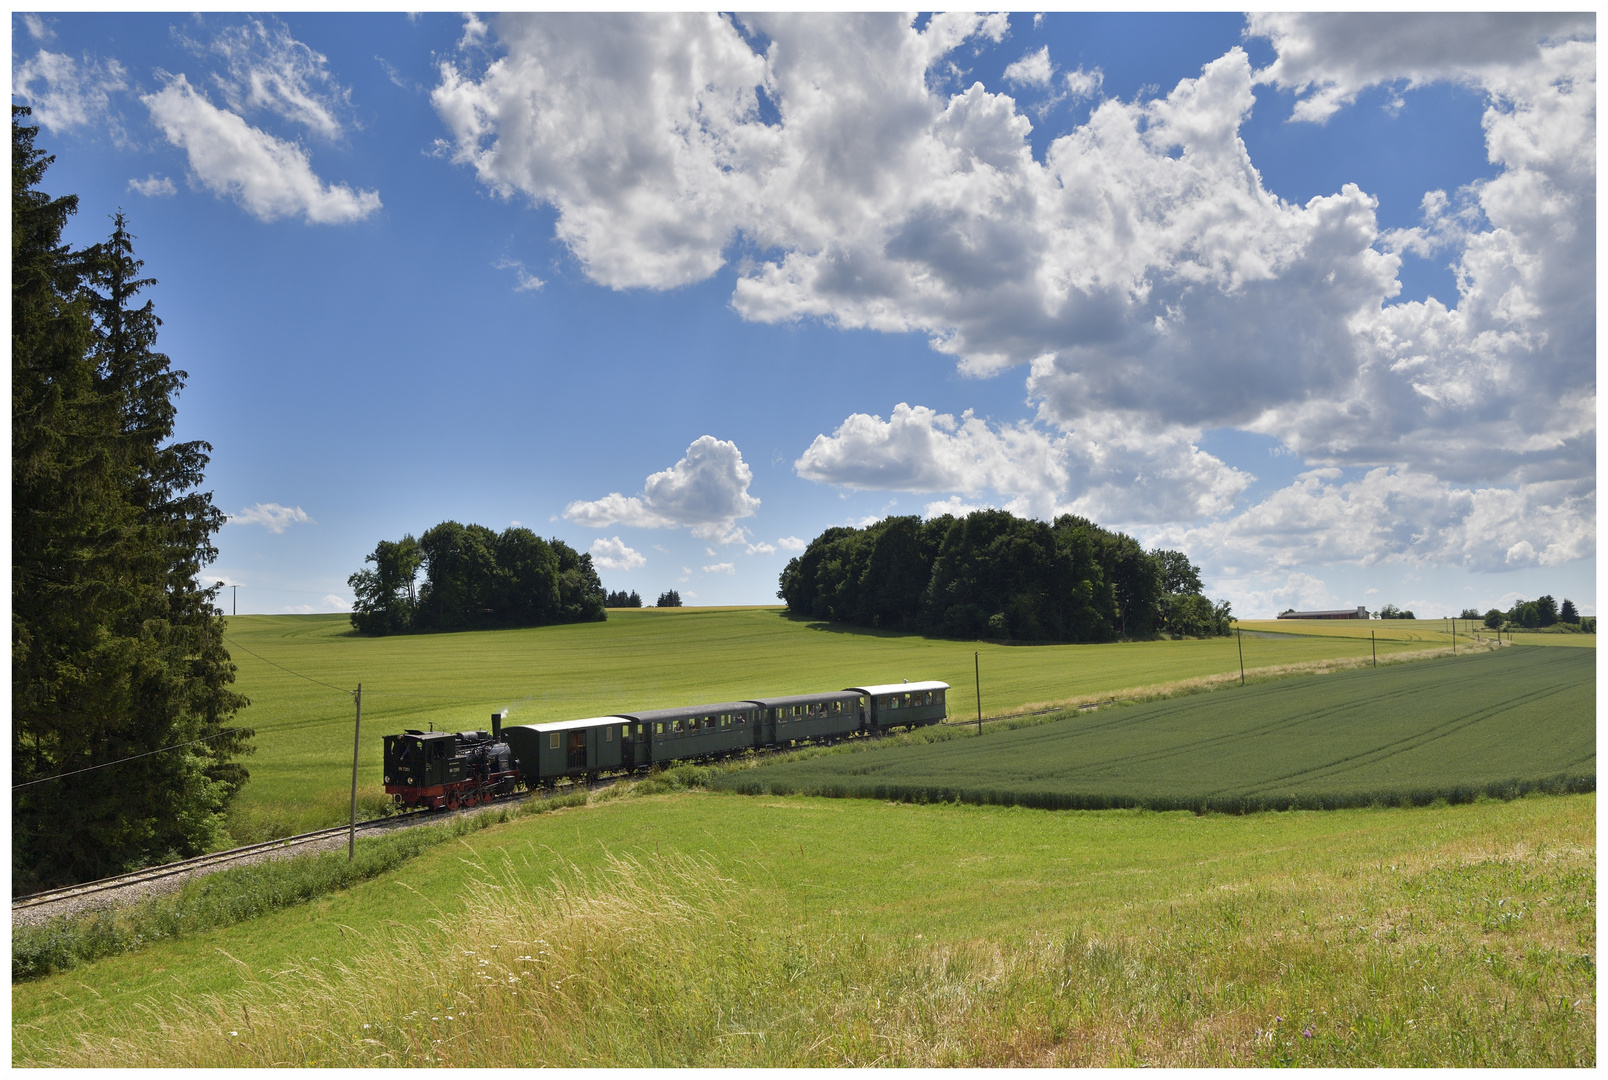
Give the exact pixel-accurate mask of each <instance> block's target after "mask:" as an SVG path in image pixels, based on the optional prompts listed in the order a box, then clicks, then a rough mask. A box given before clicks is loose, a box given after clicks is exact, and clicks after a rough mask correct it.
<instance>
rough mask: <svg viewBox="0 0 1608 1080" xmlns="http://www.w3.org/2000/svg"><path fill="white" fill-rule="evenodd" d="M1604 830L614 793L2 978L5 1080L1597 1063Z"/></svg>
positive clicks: (1526, 807)
mask: <svg viewBox="0 0 1608 1080" xmlns="http://www.w3.org/2000/svg"><path fill="white" fill-rule="evenodd" d="M1595 811H1596V799H1595V795H1593V794H1583V795H1564V796H1529V797H1525V798H1519V799H1514V800H1509V801H1494V800H1480V801H1476V802H1474V803H1472V804H1465V805H1455V806H1448V805H1434V806H1429V807H1418V808H1401V807H1373V808H1363V809H1351V810H1335V811H1323V812H1316V811H1291V812H1284V813H1258V814H1249V815H1219V814H1207V815H1196V814H1191V813H1186V812H1167V813H1153V812H1146V811H1131V810H1110V811H1077V812H1066V811H1044V810H1033V809H1026V808H1022V807H999V806H971V805H957V804H946V805H926V806H916V805H910V804H896V803H886V802H878V801H872V800H842V799H817V798H805V797H785V798H781V797H744V796H737V795H730V794H719V793H704V792H696V791H693V792H682V793H679V794H669V795H646V796H644V795H637V796H635V797H631V796H630V795H629V793H627V792H623V791H620V790H618V789H616V790H614V791H612V792H611V793H609V794H608V795H607V797H605V796H604V795H603V794H602V793H599V794H597V795H594V796H593V797H592V801H591V803H590V805H587V806H584V807H577V808H572V809H565V810H560V811H558V812H555V813H550V814H546V815H542V816H540V817H534V818H520V819H515V820H512V821H509V822H507V823H505V824H499V825H494V826H492V827H490V828H487V829H485V830H483V831H480V832H476V833H472V834H470V835H466V836H463V837H461V838H460V839H458V840H456V841H449V842H447V843H444V844H440V845H438V846H436V847H433V848H431V849H429V850H427V851H425V852H423V853H422V854H420V855H418V856H417V857H416V858H414V859H413V860H411V861H410V862H407V863H406V864H405V865H403V866H401V867H400V868H399V869H396V870H393V871H391V872H388V873H386V874H383V875H381V876H379V877H376V878H374V879H372V880H369V881H365V882H362V883H359V884H356V885H354V886H353V887H351V888H350V889H348V890H345V891H342V892H339V893H335V894H333V895H329V896H325V897H323V898H321V899H318V900H315V901H313V902H312V903H310V904H307V905H304V906H301V907H297V908H293V909H290V910H283V911H278V912H276V913H273V914H268V915H265V916H263V917H260V918H256V919H252V920H250V921H247V922H243V923H240V924H239V925H236V926H232V927H229V928H227V929H218V930H211V931H205V932H198V933H195V934H192V935H188V936H184V937H180V938H177V939H172V940H163V941H160V942H158V943H156V944H154V945H152V946H150V947H149V948H146V949H144V950H143V951H141V952H138V953H134V954H130V955H124V956H114V957H109V958H106V959H102V960H98V961H95V962H93V963H91V964H89V965H87V966H85V967H82V968H79V969H77V970H75V971H71V972H68V973H66V974H63V975H57V976H51V977H47V978H43V979H40V980H37V981H34V982H27V983H19V984H16V985H14V986H13V988H12V1025H13V1026H12V1062H13V1064H14V1065H16V1066H146V1067H185V1066H194V1067H222V1066H270V1065H280V1066H347V1065H384V1066H400V1067H413V1066H442V1065H452V1066H487V1067H507V1066H525V1065H567V1066H678V1065H703V1066H767V1065H770V1066H775V1065H811V1066H835V1065H985V1066H1005V1065H1130V1066H1131V1065H1139V1064H1149V1065H1177V1066H1190V1065H1194V1066H1215V1065H1250V1066H1256V1065H1301V1066H1591V1065H1594V1064H1595V1062H1596V1056H1595V1031H1596V998H1595V979H1596V970H1595V957H1596V938H1595V925H1596V919H1595V871H1596V856H1595V851H1596V839H1595Z"/></svg>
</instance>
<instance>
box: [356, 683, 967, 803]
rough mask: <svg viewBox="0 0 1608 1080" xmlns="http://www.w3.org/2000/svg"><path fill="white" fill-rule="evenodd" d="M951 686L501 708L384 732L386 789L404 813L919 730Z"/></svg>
mask: <svg viewBox="0 0 1608 1080" xmlns="http://www.w3.org/2000/svg"><path fill="white" fill-rule="evenodd" d="M948 690H949V684H948V683H943V682H914V683H912V682H903V683H887V684H884V685H878V686H851V687H848V688H846V689H843V690H833V691H827V692H824V693H819V694H792V695H787V696H782V697H765V698H749V699H747V700H745V701H722V702H717V703H714V704H709V705H685V706H680V707H678V708H673V709H649V710H645V711H641V712H634V713H615V714H612V715H609V716H595V717H590V718H587V719H584V720H559V721H555V722H553V723H547V724H524V725H510V726H507V727H504V726H503V720H504V719H505V718H506V717H507V715H508V714H507V712H506V711H505V712H499V713H493V714H492V716H491V730H490V731H459V732H449V731H429V732H425V731H418V730H414V729H411V728H410V729H408V730H406V731H404V732H403V733H402V734H400V735H387V736H385V792H386V794H388V795H391V796H392V797H394V798H395V800H396V802H397V804H398V805H399V806H402V807H425V808H432V809H455V808H457V807H460V806H475V805H478V804H479V803H482V802H486V801H489V800H491V799H496V798H500V797H502V796H504V795H508V794H511V793H513V792H514V791H516V790H518V789H519V788H520V787H526V788H530V789H535V788H538V787H552V786H553V785H554V784H556V783H557V782H558V781H559V780H562V779H573V780H591V779H595V778H596V777H597V776H599V775H600V774H602V773H630V772H636V771H646V770H648V769H651V768H652V767H653V766H655V765H663V764H666V763H669V762H676V761H698V760H705V759H710V758H716V757H723V756H726V755H730V754H736V753H741V752H742V751H744V750H754V749H765V748H770V747H786V746H792V745H794V744H796V743H800V742H836V741H837V740H839V739H845V738H853V737H858V736H865V735H875V734H878V733H880V732H883V731H887V730H890V729H892V728H914V727H920V726H922V725H924V724H935V723H938V722H939V721H941V720H943V719H945V718H946V717H947V716H948V712H947V706H946V702H945V697H946V694H947V691H948Z"/></svg>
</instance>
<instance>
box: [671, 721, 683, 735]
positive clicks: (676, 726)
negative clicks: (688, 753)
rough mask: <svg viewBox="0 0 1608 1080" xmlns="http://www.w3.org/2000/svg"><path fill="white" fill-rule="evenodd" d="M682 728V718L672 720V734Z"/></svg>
mask: <svg viewBox="0 0 1608 1080" xmlns="http://www.w3.org/2000/svg"><path fill="white" fill-rule="evenodd" d="M680 730H681V721H680V720H672V721H670V732H671V734H675V733H676V732H678V731H680Z"/></svg>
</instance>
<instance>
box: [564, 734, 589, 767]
mask: <svg viewBox="0 0 1608 1080" xmlns="http://www.w3.org/2000/svg"><path fill="white" fill-rule="evenodd" d="M565 746H566V749H567V750H568V751H569V756H568V759H567V760H566V761H565V763H564V765H565V768H568V769H585V768H586V732H585V731H572V732H570V733H569V741H568V742H567V743H566V744H565Z"/></svg>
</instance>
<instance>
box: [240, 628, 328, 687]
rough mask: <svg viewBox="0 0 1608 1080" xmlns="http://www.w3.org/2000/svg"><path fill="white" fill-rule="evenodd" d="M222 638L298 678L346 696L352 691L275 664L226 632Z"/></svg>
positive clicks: (244, 651)
mask: <svg viewBox="0 0 1608 1080" xmlns="http://www.w3.org/2000/svg"><path fill="white" fill-rule="evenodd" d="M223 640H225V641H227V642H228V643H229V644H231V645H233V646H234V647H235V648H237V649H239V650H240V651H241V652H243V653H250V655H252V656H255V657H256V658H257V659H258V660H261V661H262V662H263V663H265V664H272V665H273V666H274V667H276V668H278V669H279V670H280V671H284V672H288V673H289V674H291V675H294V676H296V678H298V679H306V680H307V681H308V682H311V683H317V684H318V685H319V686H327V687H329V688H330V689H331V690H334V691H336V692H337V693H341V694H346V695H347V696H348V697H350V696H351V693H352V691H350V690H345V689H342V688H341V687H339V686H336V685H335V684H334V683H327V682H325V681H324V680H323V679H315V678H313V677H312V676H311V675H303V674H302V673H301V672H299V671H291V670H290V668H288V667H286V666H285V665H284V664H275V663H274V662H273V661H272V660H270V659H268V658H267V657H266V656H263V655H262V654H260V653H254V652H252V651H251V650H250V649H248V648H246V647H245V646H244V645H242V644H240V643H239V642H238V641H236V640H235V639H234V638H232V637H230V636H229V635H228V634H224V635H223Z"/></svg>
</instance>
